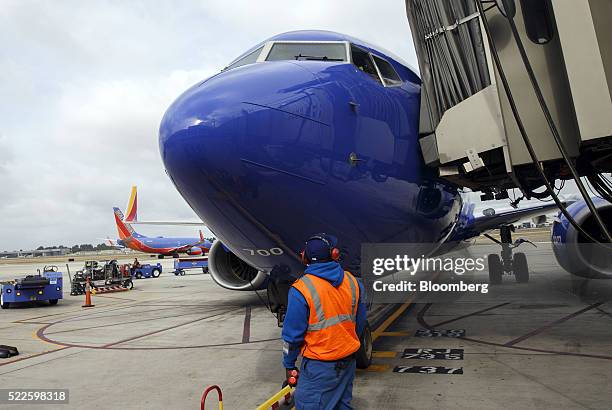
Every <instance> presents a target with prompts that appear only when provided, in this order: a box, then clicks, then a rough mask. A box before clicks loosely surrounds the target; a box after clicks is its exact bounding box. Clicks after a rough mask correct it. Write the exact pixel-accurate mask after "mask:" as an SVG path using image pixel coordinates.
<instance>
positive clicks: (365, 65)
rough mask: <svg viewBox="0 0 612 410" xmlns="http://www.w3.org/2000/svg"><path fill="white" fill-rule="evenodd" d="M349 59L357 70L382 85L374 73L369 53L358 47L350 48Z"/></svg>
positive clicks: (374, 69)
mask: <svg viewBox="0 0 612 410" xmlns="http://www.w3.org/2000/svg"><path fill="white" fill-rule="evenodd" d="M351 58H352V59H353V64H355V66H357V68H358V69H359V70H361V71H363V72H364V73H366V74H367V75H369V76H370V77H372V79H373V80H376V81H378V82H379V83H382V82H381V81H380V77H379V76H378V71H376V67H375V66H374V62H373V61H372V59H371V58H370V53H368V52H367V51H365V50H362V49H361V48H359V47H355V46H351Z"/></svg>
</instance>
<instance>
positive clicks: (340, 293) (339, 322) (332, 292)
mask: <svg viewBox="0 0 612 410" xmlns="http://www.w3.org/2000/svg"><path fill="white" fill-rule="evenodd" d="M293 287H295V288H296V289H297V290H298V291H299V292H300V293H301V294H302V295H303V296H304V299H306V302H307V303H308V308H309V310H310V314H309V317H308V330H307V331H306V336H305V337H304V347H303V348H302V356H304V357H307V358H309V359H316V360H326V361H332V360H339V359H343V358H345V357H347V356H350V355H351V354H353V353H355V352H356V351H357V350H358V349H359V346H360V344H361V343H360V341H359V338H358V337H357V331H356V330H355V328H356V317H357V307H358V303H359V285H358V283H357V279H355V277H354V276H353V275H352V274H351V273H350V272H348V271H344V279H343V280H342V283H341V284H340V286H338V287H337V288H335V287H334V285H332V284H331V283H329V281H327V280H325V279H322V278H319V277H318V276H314V275H310V274H306V275H304V276H302V277H301V278H300V279H298V280H297V281H296V282H295V283H294V284H293Z"/></svg>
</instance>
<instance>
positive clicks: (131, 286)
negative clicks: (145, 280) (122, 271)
mask: <svg viewBox="0 0 612 410" xmlns="http://www.w3.org/2000/svg"><path fill="white" fill-rule="evenodd" d="M123 287H124V288H126V289H134V282H132V280H131V279H128V280H126V281H125V282H123Z"/></svg>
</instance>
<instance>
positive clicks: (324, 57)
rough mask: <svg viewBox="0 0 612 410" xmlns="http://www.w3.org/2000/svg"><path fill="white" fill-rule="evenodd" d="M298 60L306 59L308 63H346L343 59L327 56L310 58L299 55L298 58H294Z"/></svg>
mask: <svg viewBox="0 0 612 410" xmlns="http://www.w3.org/2000/svg"><path fill="white" fill-rule="evenodd" d="M294 57H295V59H296V60H299V59H300V58H302V59H304V60H308V61H311V60H312V61H344V60H343V59H341V58H329V57H327V56H308V55H303V54H301V53H300V54H298V55H296V56H294Z"/></svg>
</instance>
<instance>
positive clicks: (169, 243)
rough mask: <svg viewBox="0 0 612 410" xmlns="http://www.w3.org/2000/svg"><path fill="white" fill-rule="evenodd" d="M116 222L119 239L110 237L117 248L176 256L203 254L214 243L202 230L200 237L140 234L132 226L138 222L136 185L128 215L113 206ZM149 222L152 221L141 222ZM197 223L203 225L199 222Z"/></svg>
mask: <svg viewBox="0 0 612 410" xmlns="http://www.w3.org/2000/svg"><path fill="white" fill-rule="evenodd" d="M113 211H114V215H115V223H116V225H117V231H118V233H119V239H117V240H115V241H113V240H112V239H108V240H107V241H108V243H109V244H110V245H111V246H116V247H117V248H130V249H133V250H136V251H139V252H144V253H155V254H159V255H164V256H176V255H178V254H180V253H186V254H187V255H202V254H204V253H207V252H208V251H209V250H210V247H211V245H212V243H211V242H210V241H209V240H207V239H206V238H204V235H203V234H202V231H200V237H199V238H178V237H163V236H158V237H149V236H144V235H141V234H139V233H138V232H136V231H135V230H134V228H133V227H132V224H133V223H136V222H138V193H137V188H136V186H133V187H132V190H131V193H130V198H129V200H128V204H127V207H126V212H127V216H124V214H123V213H122V212H121V210H120V209H119V208H113ZM140 223H143V224H148V223H151V222H140ZM174 223H176V224H188V225H193V224H196V223H192V222H185V223H182V222H169V223H164V222H153V223H152V224H174ZM197 225H202V224H201V223H197Z"/></svg>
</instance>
